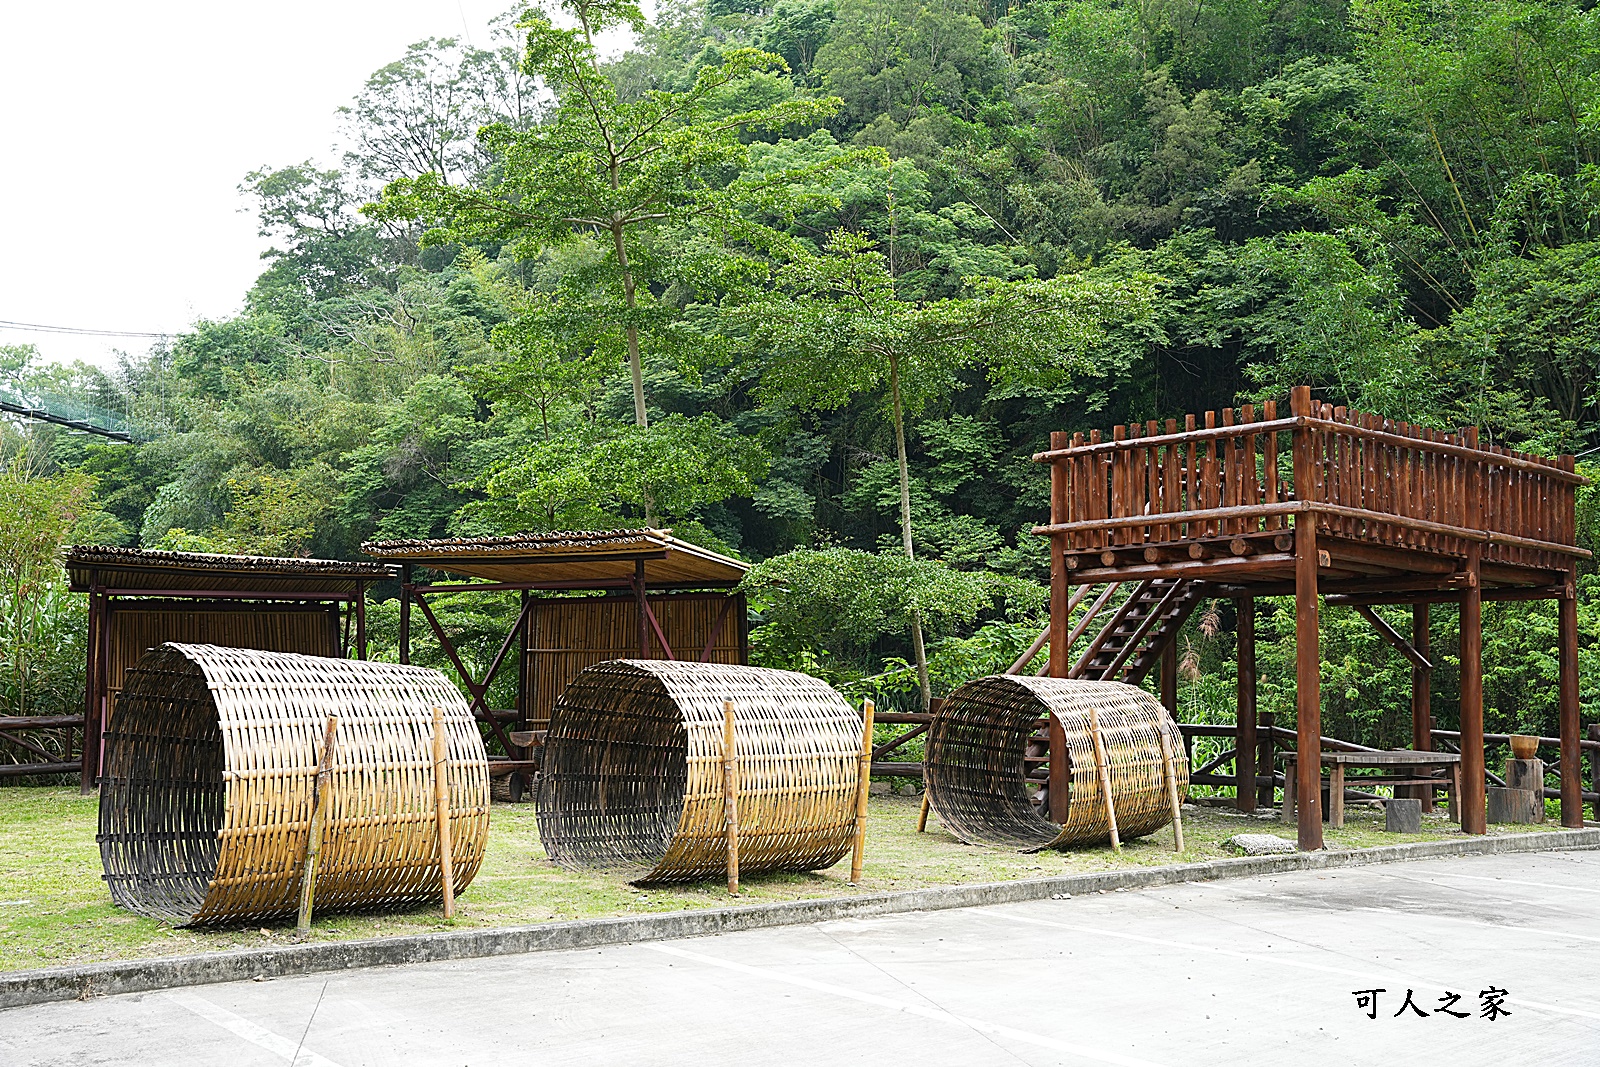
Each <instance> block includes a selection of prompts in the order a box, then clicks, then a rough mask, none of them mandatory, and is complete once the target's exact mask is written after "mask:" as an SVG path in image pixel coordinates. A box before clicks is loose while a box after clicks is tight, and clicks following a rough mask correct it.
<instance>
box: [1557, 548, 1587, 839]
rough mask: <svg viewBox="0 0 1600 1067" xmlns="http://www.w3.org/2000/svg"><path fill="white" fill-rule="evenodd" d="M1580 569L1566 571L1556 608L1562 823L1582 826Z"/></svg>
mask: <svg viewBox="0 0 1600 1067" xmlns="http://www.w3.org/2000/svg"><path fill="white" fill-rule="evenodd" d="M1577 579H1578V572H1577V570H1576V569H1573V570H1569V571H1568V572H1567V581H1566V585H1565V586H1564V587H1563V588H1562V590H1561V599H1560V601H1559V606H1558V608H1557V616H1558V623H1557V633H1558V637H1557V641H1558V642H1559V645H1560V651H1559V662H1560V671H1561V681H1560V704H1561V825H1562V826H1570V827H1582V826H1583V750H1582V749H1581V748H1580V747H1579V746H1578V741H1579V740H1580V738H1579V730H1580V724H1579V722H1578V580H1577Z"/></svg>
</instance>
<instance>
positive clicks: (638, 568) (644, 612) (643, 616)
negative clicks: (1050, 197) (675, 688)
mask: <svg viewBox="0 0 1600 1067" xmlns="http://www.w3.org/2000/svg"><path fill="white" fill-rule="evenodd" d="M633 597H634V602H635V603H636V604H637V605H638V608H639V658H640V659H649V658H650V604H649V601H647V600H646V599H645V595H644V560H642V559H636V560H634V561H633Z"/></svg>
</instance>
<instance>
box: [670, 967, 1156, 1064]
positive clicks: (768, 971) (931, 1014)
mask: <svg viewBox="0 0 1600 1067" xmlns="http://www.w3.org/2000/svg"><path fill="white" fill-rule="evenodd" d="M641 947H643V948H647V949H649V950H651V951H652V952H660V953H662V954H664V955H668V956H677V957H678V958H679V959H685V960H692V961H694V962H695V963H702V964H706V965H709V966H713V967H721V968H724V969H726V970H730V971H737V972H739V973H740V974H747V975H751V976H753V977H756V978H764V979H767V980H768V981H773V982H783V983H786V984H788V985H793V986H799V987H801V988H802V989H810V990H814V991H816V992H818V993H828V994H831V995H832V996H836V997H844V998H846V999H848V1000H855V1001H859V1002H861V1003H863V1004H871V1005H873V1006H874V1007H879V1008H887V1009H889V1010H890V1011H897V1012H901V1013H903V1014H906V1015H915V1016H917V1017H918V1018H922V1019H931V1020H933V1021H935V1022H944V1023H953V1024H955V1025H957V1026H961V1027H964V1028H966V1029H970V1030H976V1031H977V1032H978V1033H980V1034H984V1035H985V1036H989V1037H1001V1038H1005V1039H1006V1040H1008V1041H1016V1042H1019V1043H1021V1044H1026V1045H1034V1046H1036V1047H1038V1048H1047V1049H1051V1050H1053V1051H1056V1052H1066V1053H1070V1054H1071V1055H1074V1056H1079V1057H1082V1058H1083V1059H1086V1060H1094V1061H1095V1062H1097V1063H1110V1064H1116V1065H1117V1067H1160V1065H1159V1064H1156V1063H1155V1062H1154V1061H1151V1060H1146V1059H1140V1058H1139V1057H1137V1056H1126V1055H1123V1054H1122V1053H1120V1052H1112V1051H1110V1050H1109V1049H1100V1048H1093V1047H1087V1046H1084V1045H1076V1044H1072V1043H1071V1042H1067V1041H1062V1040H1060V1039H1059V1038H1054V1037H1047V1036H1045V1035H1044V1034H1036V1033H1034V1032H1033V1031H1031V1030H1018V1029H1017V1028H1015V1027H1012V1026H1006V1025H1004V1024H1002V1023H993V1022H990V1021H988V1020H987V1019H976V1018H973V1017H972V1016H970V1015H957V1014H956V1013H955V1012H952V1011H946V1010H945V1009H943V1008H934V1007H925V1006H924V1005H921V1004H908V1003H906V1002H905V1001H903V1000H894V999H892V998H890V997H884V996H879V995H878V994H876V993H867V992H864V991H862V990H859V989H851V988H849V987H847V986H841V985H835V984H833V983H832V982H819V981H817V980H816V979H814V978H803V977H801V976H800V975H797V974H785V973H784V972H782V971H778V970H774V969H772V968H770V967H752V966H750V965H749V964H746V963H737V962H735V961H733V960H727V959H722V958H721V957H718V956H707V955H705V954H704V953H701V952H690V951H689V950H688V949H683V948H678V947H676V946H674V945H661V944H654V945H643V946H641Z"/></svg>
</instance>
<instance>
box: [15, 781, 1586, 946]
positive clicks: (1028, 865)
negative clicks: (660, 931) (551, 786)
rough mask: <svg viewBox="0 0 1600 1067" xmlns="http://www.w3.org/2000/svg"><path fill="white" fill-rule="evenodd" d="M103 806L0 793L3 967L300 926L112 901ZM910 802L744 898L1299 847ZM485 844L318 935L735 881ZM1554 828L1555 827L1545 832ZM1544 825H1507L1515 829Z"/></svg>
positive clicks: (514, 811) (1446, 826)
mask: <svg viewBox="0 0 1600 1067" xmlns="http://www.w3.org/2000/svg"><path fill="white" fill-rule="evenodd" d="M98 803H99V802H98V798H96V797H80V796H79V795H78V793H77V790H76V789H73V788H5V789H0V970H18V969H26V968H37V967H55V966H62V965H66V964H73V963H87V962H92V961H98V960H110V959H126V958H133V957H144V956H171V955H180V954H186V953H193V952H212V951H220V950H222V949H230V948H241V947H249V946H256V945H269V944H284V943H287V942H288V941H289V940H290V939H291V937H292V936H293V933H294V922H293V919H289V920H287V921H283V922H277V923H274V924H270V925H267V926H251V927H249V928H246V929H240V930H221V931H216V930H185V929H178V928H174V927H172V926H169V925H167V924H166V923H162V922H158V921H156V920H154V919H146V918H144V917H142V916H138V915H134V914H132V913H130V912H126V911H123V910H122V909H120V908H117V907H114V906H113V905H112V904H111V898H110V895H109V894H108V893H107V891H106V888H105V884H104V882H103V881H102V880H101V878H100V854H99V849H98V848H97V846H96V845H95V840H94V836H95V828H96V827H95V824H96V813H97V809H98ZM917 807H918V799H917V798H916V797H901V796H875V797H873V798H872V804H871V812H870V817H869V823H868V831H867V834H868V836H867V859H866V868H865V871H864V876H863V878H862V884H861V885H860V886H858V887H851V886H850V885H849V884H848V879H849V859H848V857H847V858H846V859H845V860H844V861H843V862H841V863H840V864H838V865H836V866H834V867H833V868H831V869H830V870H826V871H818V872H814V873H811V874H798V875H796V874H775V875H757V876H752V877H746V878H745V879H744V880H743V884H742V886H741V889H742V892H741V894H740V896H739V898H738V899H737V901H733V902H735V903H767V902H773V901H786V900H809V899H816V898H820V897H839V896H848V895H850V894H853V893H870V892H880V891H884V890H895V889H914V888H922V887H925V886H935V885H953V884H959V883H967V882H993V881H1007V880H1011V879H1019V878H1042V877H1047V876H1050V875H1059V874H1072V873H1079V872H1084V871H1102V870H1110V869H1113V868H1118V867H1137V866H1160V865H1163V864H1169V863H1178V862H1194V861H1199V860H1207V859H1216V858H1218V857H1219V856H1223V855H1227V854H1228V853H1227V852H1226V851H1225V850H1224V849H1223V847H1222V842H1223V841H1225V840H1226V839H1227V838H1229V837H1231V836H1232V835H1234V834H1236V833H1241V832H1255V833H1275V834H1279V835H1281V836H1284V837H1287V838H1289V839H1291V840H1292V839H1293V837H1294V827H1292V826H1285V825H1283V824H1281V823H1279V822H1277V821H1276V820H1275V819H1271V818H1267V817H1265V816H1257V817H1253V818H1252V817H1248V816H1243V815H1238V814H1234V813H1232V812H1231V811H1230V810H1228V809H1221V808H1214V807H1201V806H1195V805H1188V806H1186V807H1185V808H1184V831H1185V834H1184V836H1185V844H1186V846H1187V847H1186V848H1185V850H1184V852H1183V853H1182V855H1177V854H1174V852H1173V849H1172V832H1171V830H1170V829H1168V830H1165V831H1162V832H1161V833H1157V834H1153V835H1151V836H1149V837H1145V838H1141V839H1139V840H1136V841H1129V842H1126V843H1125V845H1124V848H1123V851H1122V854H1121V855H1120V856H1119V855H1116V854H1115V853H1113V852H1112V851H1111V849H1110V848H1109V847H1096V848H1084V849H1075V850H1073V851H1071V852H1043V853H1036V854H1024V853H1019V852H1014V851H1011V850H1009V849H1004V848H990V847H979V846H970V845H963V844H961V843H960V842H958V841H957V840H956V839H955V838H953V837H951V836H950V835H949V834H948V833H946V832H945V831H944V830H943V828H942V827H940V825H939V822H938V818H937V816H934V817H932V818H930V819H929V823H928V831H929V832H928V833H926V834H920V835H919V834H918V833H917V832H916V816H917ZM1346 819H1347V823H1346V825H1345V827H1344V828H1343V829H1340V830H1331V829H1330V830H1328V831H1327V843H1328V847H1329V848H1340V849H1345V848H1368V847H1372V846H1375V845H1391V844H1396V843H1399V842H1404V841H1421V840H1431V839H1436V838H1440V837H1447V836H1450V835H1452V834H1454V833H1456V832H1457V831H1456V830H1455V828H1454V826H1453V824H1451V823H1449V822H1447V821H1446V820H1445V818H1444V816H1443V814H1442V813H1441V814H1439V815H1436V816H1432V817H1427V816H1425V817H1424V826H1423V832H1422V833H1420V834H1388V833H1384V832H1383V813H1382V812H1381V811H1379V810H1376V809H1371V808H1364V807H1358V806H1353V807H1351V808H1349V809H1348V811H1347V815H1346ZM491 826H492V828H491V830H490V834H489V844H488V850H487V852H486V854H485V856H484V862H483V866H482V867H481V868H480V870H479V872H478V876H477V877H476V878H475V879H474V880H473V882H472V884H471V886H469V887H468V888H467V889H466V890H465V892H463V893H462V895H461V897H460V899H459V901H458V907H457V911H456V917H455V919H454V920H453V921H452V922H450V923H446V922H445V920H444V918H443V916H442V915H441V913H440V911H439V909H438V908H436V907H435V908H419V909H416V910H413V911H408V912H399V913H392V914H384V915H345V916H335V917H330V918H325V919H318V920H317V921H316V923H315V925H314V929H313V938H314V939H316V940H324V941H334V940H353V939H357V938H370V937H387V936H393V935H396V934H415V933H424V932H427V931H430V930H443V929H449V928H461V927H494V926H516V925H523V924H528V923H539V922H551V921H556V920H562V919H584V918H596V917H600V916H608V915H637V914H643V913H648V912H666V911H681V910H685V909H689V908H711V907H722V906H725V905H727V904H729V903H730V899H729V897H728V893H727V886H726V885H725V884H722V883H715V882H707V883H701V884H698V885H689V886H673V887H669V888H660V889H650V890H641V889H637V888H635V887H633V886H631V885H628V884H627V883H626V882H624V881H623V880H622V879H621V878H619V877H616V876H613V875H604V874H575V873H573V872H571V871H567V870H563V869H562V868H560V867H557V866H555V865H554V864H552V863H551V862H550V861H549V859H548V858H547V857H546V856H545V854H544V850H543V849H542V848H541V847H540V845H539V831H538V825H537V823H536V821H535V818H534V810H533V806H532V805H531V804H521V805H507V804H496V805H495V806H494V812H493V816H492V823H491ZM1545 828H1547V829H1554V828H1555V827H1552V826H1549V824H1546V827H1545ZM1529 829H1536V827H1525V826H1518V827H1502V828H1496V829H1495V830H1494V831H1492V832H1520V831H1525V830H1529Z"/></svg>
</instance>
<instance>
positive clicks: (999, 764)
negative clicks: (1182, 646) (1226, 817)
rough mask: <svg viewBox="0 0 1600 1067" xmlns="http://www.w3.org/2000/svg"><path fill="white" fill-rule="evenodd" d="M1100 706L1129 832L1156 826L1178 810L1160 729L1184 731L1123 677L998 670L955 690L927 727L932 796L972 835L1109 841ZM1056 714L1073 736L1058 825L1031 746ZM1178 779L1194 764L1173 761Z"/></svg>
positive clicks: (1024, 840) (963, 834)
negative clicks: (1094, 720) (1044, 804)
mask: <svg viewBox="0 0 1600 1067" xmlns="http://www.w3.org/2000/svg"><path fill="white" fill-rule="evenodd" d="M1091 708H1093V709H1095V711H1096V712H1097V717H1098V719H1099V724H1100V732H1101V736H1102V738H1103V739H1104V743H1105V750H1106V769H1107V772H1108V775H1109V777H1110V780H1111V796H1112V799H1113V802H1114V804H1115V808H1116V819H1117V829H1118V831H1119V833H1120V834H1121V837H1122V838H1123V839H1124V840H1130V839H1132V838H1135V837H1142V836H1144V835H1145V834H1150V833H1154V832H1155V831H1156V830H1159V829H1161V827H1163V826H1166V825H1167V824H1168V823H1169V822H1170V821H1171V820H1172V805H1171V799H1170V794H1169V792H1168V788H1169V784H1168V782H1167V781H1166V779H1165V777H1164V775H1163V769H1162V768H1163V761H1162V756H1161V753H1162V744H1161V735H1162V734H1163V733H1165V734H1166V735H1167V738H1168V743H1169V745H1171V746H1172V747H1173V749H1174V751H1178V752H1182V751H1183V736H1182V735H1181V734H1180V733H1179V732H1178V727H1177V724H1176V723H1174V722H1173V721H1172V716H1170V715H1169V714H1167V709H1166V708H1164V707H1162V706H1161V702H1160V701H1158V700H1156V698H1155V697H1153V696H1151V695H1150V694H1149V693H1146V692H1145V691H1144V690H1142V689H1136V688H1135V687H1133V686H1131V685H1124V684H1122V683H1121V682H1091V681H1081V680H1078V679H1071V678H1027V677H1019V676H1015V675H997V676H994V677H990V678H979V679H977V680H975V681H971V682H968V683H966V684H965V685H963V686H961V687H960V688H959V689H957V690H956V691H955V692H953V693H951V694H950V696H949V697H947V698H946V699H945V701H944V703H943V705H941V706H940V708H939V710H938V711H937V712H936V713H935V715H934V719H933V723H932V724H931V725H930V726H929V728H928V744H927V750H926V755H925V757H924V760H925V762H924V764H923V769H924V773H925V775H926V778H927V790H928V793H927V795H928V801H929V804H930V805H931V806H932V807H933V810H935V811H937V812H938V813H939V819H940V821H941V822H943V823H944V824H945V826H946V827H948V828H949V829H950V832H951V833H953V834H955V835H956V837H958V838H960V839H961V840H962V841H965V842H967V843H968V844H992V845H1012V846H1016V847H1018V848H1021V849H1023V850H1025V851H1029V852H1036V851H1038V850H1040V849H1045V848H1063V847H1066V846H1068V845H1079V844H1087V843H1090V842H1101V841H1107V840H1109V839H1110V836H1111V821H1110V819H1109V817H1108V813H1107V810H1106V804H1105V793H1104V791H1103V790H1102V789H1101V788H1100V786H1099V783H1098V781H1097V774H1098V771H1097V768H1096V763H1095V749H1094V738H1093V736H1092V734H1091V731H1090V725H1089V723H1090V715H1089V709H1091ZM1046 716H1054V717H1055V719H1056V720H1057V721H1058V722H1059V723H1060V724H1061V726H1062V729H1063V730H1064V731H1065V733H1066V740H1067V761H1068V765H1067V773H1066V775H1065V779H1066V782H1067V788H1068V793H1067V818H1066V821H1065V822H1064V823H1062V824H1061V825H1059V826H1058V825H1057V824H1055V823H1053V822H1051V821H1049V820H1048V819H1046V818H1045V817H1044V816H1043V815H1041V814H1040V813H1039V810H1038V808H1037V807H1036V806H1035V804H1034V801H1033V797H1032V792H1033V790H1034V789H1035V788H1036V787H1037V785H1038V784H1039V783H1037V782H1029V781H1028V779H1027V777H1026V764H1025V763H1024V761H1023V755H1024V753H1025V751H1026V749H1027V744H1028V736H1029V735H1030V734H1032V733H1033V732H1034V730H1035V729H1036V728H1037V727H1038V723H1039V720H1040V719H1043V718H1045V717H1046ZM1173 763H1174V766H1173V770H1174V772H1175V774H1176V777H1177V781H1176V789H1177V793H1178V794H1179V795H1180V796H1181V795H1183V794H1184V793H1185V792H1187V790H1188V788H1189V769H1188V767H1187V766H1186V765H1185V764H1184V761H1182V760H1175V761H1173Z"/></svg>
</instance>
